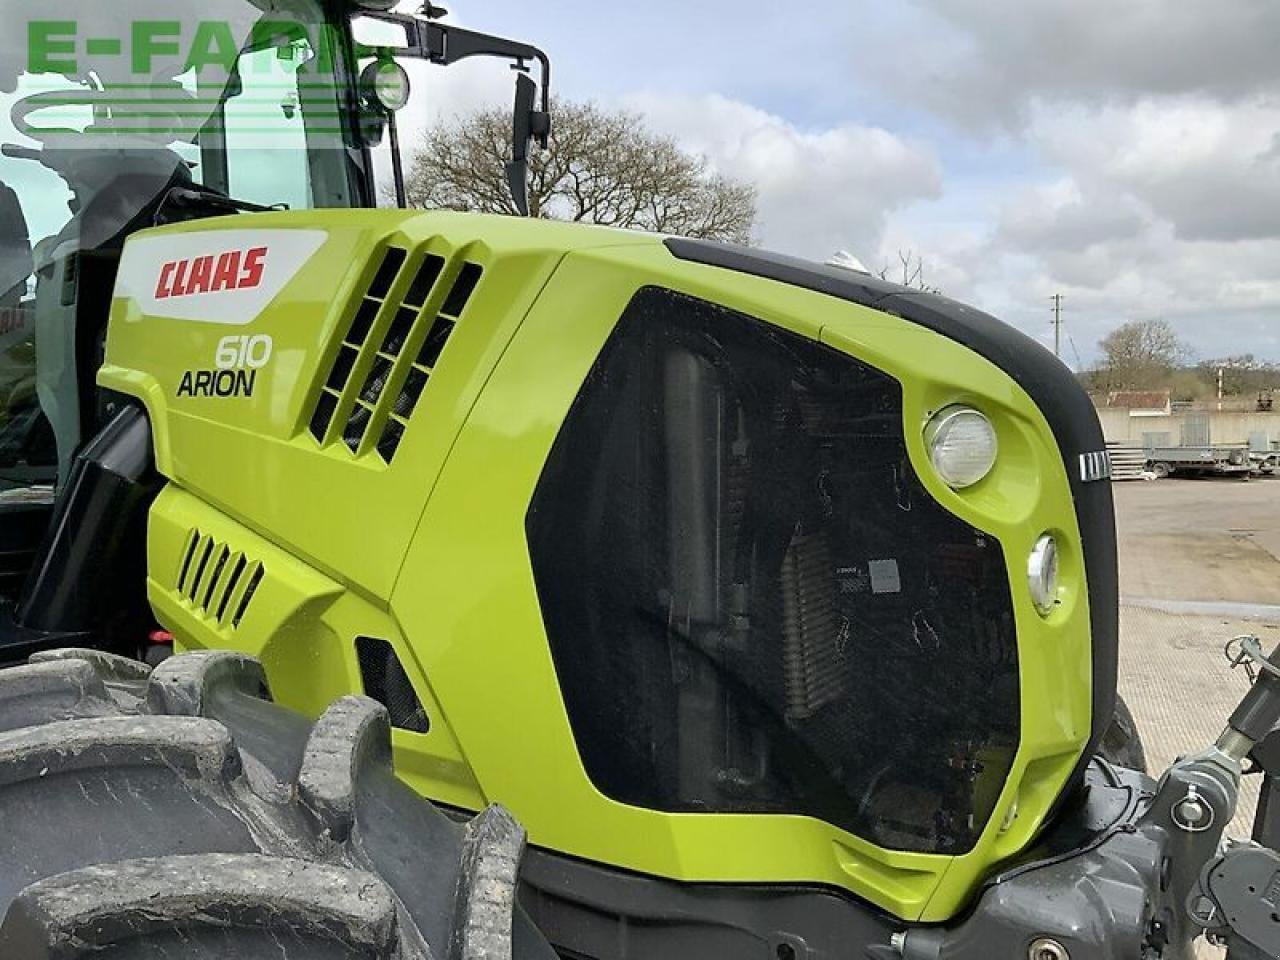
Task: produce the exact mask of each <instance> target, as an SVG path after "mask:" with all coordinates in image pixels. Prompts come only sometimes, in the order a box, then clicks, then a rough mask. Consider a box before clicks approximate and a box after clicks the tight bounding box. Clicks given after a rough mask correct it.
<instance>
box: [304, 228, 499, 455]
mask: <svg viewBox="0 0 1280 960" xmlns="http://www.w3.org/2000/svg"><path fill="white" fill-rule="evenodd" d="M483 273H484V268H483V267H481V266H480V265H479V264H478V263H472V262H470V261H463V262H462V263H461V264H460V265H459V266H458V267H457V269H456V272H455V271H452V270H450V269H449V263H448V261H446V259H445V258H444V257H441V256H439V255H437V254H433V253H427V254H424V255H423V256H422V257H421V258H420V259H419V258H416V257H412V256H411V255H410V253H409V251H407V250H403V249H401V248H399V247H389V248H387V250H386V251H385V253H384V254H383V256H382V260H381V262H380V263H379V266H378V269H377V271H376V272H375V274H374V277H373V280H372V281H371V282H370V284H369V289H368V291H367V292H366V293H365V295H364V296H363V297H361V299H360V300H359V301H358V302H357V303H356V304H355V307H354V310H353V313H352V319H351V324H350V327H349V328H348V330H347V333H346V335H345V336H344V337H343V340H342V343H341V344H340V345H339V347H338V352H337V353H336V354H335V356H334V358H333V360H332V361H331V365H330V367H329V369H328V370H327V371H325V372H324V378H323V385H322V386H321V388H320V391H319V394H318V396H317V398H316V400H315V403H314V405H313V406H312V408H311V411H310V418H309V420H310V432H311V435H312V437H314V438H315V440H316V442H317V443H319V444H320V445H321V446H328V445H329V444H332V443H335V442H337V441H339V440H341V442H342V443H343V445H344V446H345V447H346V448H347V450H348V451H349V452H350V453H351V455H352V456H364V455H366V454H370V453H373V454H375V455H376V456H378V457H379V458H381V460H382V461H383V462H384V463H387V464H390V463H391V461H392V459H393V458H394V457H395V454H396V451H397V450H398V449H399V447H400V441H401V440H402V439H403V437H404V435H405V430H406V428H407V427H408V425H409V418H410V417H411V416H412V415H413V412H414V410H415V409H416V407H417V405H418V401H419V400H420V399H421V397H422V393H423V390H424V389H425V388H426V385H427V382H428V381H429V380H430V378H431V374H432V372H433V371H434V370H435V367H436V365H437V364H438V363H439V361H440V356H441V353H442V352H443V350H444V348H445V345H446V344H447V343H448V340H449V337H450V336H451V334H452V333H453V331H454V329H455V327H456V326H457V324H458V322H459V321H460V320H461V318H462V315H463V312H464V311H465V309H466V306H467V304H468V302H469V301H470V299H471V295H472V294H473V293H474V292H475V289H476V287H477V285H478V284H479V282H480V278H481V276H482V275H483ZM446 274H452V278H451V279H450V280H449V281H448V283H449V285H448V289H447V290H444V291H439V292H438V293H437V288H438V287H439V286H440V285H441V279H442V278H443V277H445V275H446ZM399 291H403V292H399ZM433 294H436V296H434V297H433ZM433 302H439V303H440V306H439V308H438V310H437V309H432V307H431V304H432V303H433Z"/></svg>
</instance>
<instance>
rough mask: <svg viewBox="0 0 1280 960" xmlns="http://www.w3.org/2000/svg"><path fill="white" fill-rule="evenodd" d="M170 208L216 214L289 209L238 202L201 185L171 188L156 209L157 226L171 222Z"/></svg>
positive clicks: (276, 205)
mask: <svg viewBox="0 0 1280 960" xmlns="http://www.w3.org/2000/svg"><path fill="white" fill-rule="evenodd" d="M168 206H172V207H175V208H177V209H179V210H183V209H185V210H197V211H201V212H206V211H214V213H269V212H271V211H273V210H288V209H289V205H288V204H287V203H277V204H274V205H272V206H269V207H267V206H263V205H262V204H260V203H250V202H249V201H248V200H237V199H236V198H235V197H229V196H227V195H226V194H224V193H219V192H218V191H216V190H213V189H211V188H209V187H204V186H199V185H192V186H184V187H171V188H170V189H169V191H168V192H167V193H166V194H165V196H164V199H163V200H162V201H160V206H159V207H158V208H157V209H156V215H155V225H156V226H159V225H161V224H162V223H168V222H169V221H168V219H166V218H165V216H164V212H165V208H166V207H168Z"/></svg>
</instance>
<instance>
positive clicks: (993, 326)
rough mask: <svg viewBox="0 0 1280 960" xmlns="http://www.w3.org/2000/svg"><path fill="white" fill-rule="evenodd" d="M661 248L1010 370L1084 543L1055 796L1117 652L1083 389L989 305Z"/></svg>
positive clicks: (818, 269) (718, 249)
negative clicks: (1083, 700) (888, 320)
mask: <svg viewBox="0 0 1280 960" xmlns="http://www.w3.org/2000/svg"><path fill="white" fill-rule="evenodd" d="M665 243H666V246H667V249H668V250H670V251H671V253H672V255H673V256H675V257H677V258H678V259H681V260H688V261H690V262H693V263H702V264H706V265H707V266H712V267H720V268H722V269H725V270H733V271H735V272H737V273H746V274H750V275H752V276H756V277H762V278H764V279H768V280H776V281H778V282H780V283H787V284H790V285H792V286H796V287H802V288H804V289H806V290H812V291H814V292H816V293H823V294H827V295H828V296H832V297H836V298H838V299H841V300H846V301H848V302H850V303H856V304H859V305H861V306H865V307H870V308H872V309H874V310H879V311H882V312H884V313H888V314H892V315H894V316H898V317H901V318H902V319H904V320H907V321H910V322H911V323H915V324H918V325H919V326H922V327H925V328H927V329H929V330H933V331H934V332H936V333H939V334H942V335H943V336H945V337H947V338H948V339H951V340H954V341H956V342H957V343H959V344H961V345H963V346H965V347H968V348H969V349H970V350H972V351H973V352H974V353H977V354H978V355H979V356H982V357H984V358H985V359H987V360H989V361H991V362H992V363H994V364H995V365H996V366H998V367H999V368H1000V369H1002V370H1004V371H1005V373H1007V374H1009V376H1010V377H1012V378H1013V380H1014V382H1016V383H1017V384H1018V386H1020V387H1022V389H1023V390H1025V391H1026V392H1027V395H1028V396H1030V397H1031V399H1032V400H1033V401H1034V402H1035V404H1036V406H1038V407H1039V408H1040V412H1041V413H1043V414H1044V417H1045V419H1046V420H1047V421H1048V422H1049V426H1050V428H1051V429H1052V430H1053V434H1054V437H1055V438H1056V439H1057V442H1058V449H1059V451H1060V452H1061V454H1062V461H1063V465H1064V467H1065V469H1066V471H1067V479H1068V480H1069V481H1070V483H1071V493H1072V496H1073V497H1074V499H1075V506H1076V520H1077V523H1078V524H1079V526H1080V538H1081V542H1082V547H1083V550H1084V566H1085V577H1086V580H1087V583H1088V589H1089V617H1090V629H1091V634H1092V649H1093V721H1092V732H1091V735H1090V739H1089V745H1088V747H1087V748H1086V749H1085V751H1084V752H1083V754H1082V756H1081V758H1080V762H1079V764H1078V765H1077V767H1076V770H1075V772H1074V774H1073V776H1072V778H1071V781H1070V782H1069V784H1068V787H1067V789H1066V790H1064V791H1063V796H1065V795H1066V794H1067V793H1069V792H1070V791H1071V789H1072V787H1073V786H1075V785H1076V784H1078V783H1079V781H1080V779H1081V778H1082V777H1083V775H1084V770H1085V767H1086V766H1087V765H1088V763H1089V760H1090V758H1091V757H1092V756H1093V754H1094V753H1095V752H1096V751H1097V748H1098V743H1099V741H1100V740H1101V739H1102V735H1103V733H1105V732H1106V730H1107V727H1108V725H1109V724H1110V723H1111V717H1112V714H1113V713H1114V712H1115V698H1116V671H1117V660H1118V655H1119V600H1120V598H1119V585H1118V577H1119V573H1118V569H1117V562H1116V528H1115V507H1114V503H1113V500H1112V495H1111V484H1110V483H1108V482H1106V481H1093V482H1085V481H1084V480H1083V479H1082V478H1081V476H1080V471H1079V469H1078V465H1079V462H1080V454H1083V453H1093V452H1096V451H1099V450H1105V449H1106V443H1105V441H1104V439H1103V435H1102V426H1101V425H1100V424H1099V422H1098V414H1097V412H1096V411H1095V410H1094V408H1093V402H1092V401H1091V400H1090V399H1089V396H1088V394H1086V393H1085V391H1084V389H1083V388H1082V387H1081V386H1080V384H1079V383H1078V382H1077V381H1076V378H1075V376H1074V375H1073V374H1072V373H1071V371H1070V370H1069V369H1067V367H1066V366H1064V365H1063V364H1062V362H1061V361H1059V360H1058V358H1057V357H1055V356H1054V355H1053V354H1052V353H1050V352H1049V351H1048V350H1046V349H1045V348H1044V347H1042V346H1041V345H1040V344H1038V343H1036V341H1034V340H1032V339H1031V338H1030V337H1028V336H1026V335H1025V334H1023V333H1021V332H1020V331H1018V330H1015V329H1014V328H1013V327H1011V326H1009V325H1008V324H1006V323H1003V322H1002V321H1000V320H997V319H996V318H995V317H993V316H991V315H990V314H987V313H983V312H982V311H981V310H977V309H975V308H973V307H970V306H966V305H965V304H962V303H958V302H956V301H955V300H950V299H948V298H946V297H942V296H939V295H937V294H932V293H922V292H920V291H918V290H912V289H910V288H908V287H903V286H900V285H898V284H896V283H889V282H887V281H885V280H880V279H878V278H876V277H873V276H871V275H870V274H860V273H856V272H854V271H851V270H846V269H843V268H840V267H830V266H824V265H821V264H817V263H812V262H810V261H808V260H801V259H800V258H798V257H788V256H785V255H783V254H777V253H768V252H765V251H761V250H755V249H752V248H750V247H743V246H737V245H734V244H725V243H717V242H715V241H710V240H690V239H686V238H680V237H671V238H668V239H667V240H666V241H665Z"/></svg>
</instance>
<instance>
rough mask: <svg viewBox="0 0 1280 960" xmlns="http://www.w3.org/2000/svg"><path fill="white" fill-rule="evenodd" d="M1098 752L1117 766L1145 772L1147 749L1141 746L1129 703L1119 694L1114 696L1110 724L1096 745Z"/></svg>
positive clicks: (1140, 739)
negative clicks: (1114, 702) (1113, 711)
mask: <svg viewBox="0 0 1280 960" xmlns="http://www.w3.org/2000/svg"><path fill="white" fill-rule="evenodd" d="M1098 753H1099V754H1101V755H1102V759H1104V760H1106V761H1107V762H1108V763H1113V764H1115V765H1116V766H1117V767H1127V768H1128V769H1130V770H1137V771H1139V772H1140V773H1146V772H1147V751H1146V749H1145V748H1144V747H1143V746H1142V737H1141V735H1140V734H1139V733H1138V725H1137V724H1136V723H1134V722H1133V714H1132V713H1131V712H1130V710H1129V705H1128V704H1127V703H1125V702H1124V700H1123V699H1121V698H1120V697H1119V696H1117V697H1116V712H1115V714H1114V716H1112V718H1111V725H1110V726H1109V727H1107V732H1106V733H1104V734H1103V735H1102V742H1101V743H1100V744H1099V745H1098Z"/></svg>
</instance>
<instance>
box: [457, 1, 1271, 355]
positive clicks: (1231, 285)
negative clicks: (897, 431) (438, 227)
mask: <svg viewBox="0 0 1280 960" xmlns="http://www.w3.org/2000/svg"><path fill="white" fill-rule="evenodd" d="M447 5H448V6H450V8H451V9H452V10H453V13H454V16H453V17H451V18H450V19H451V20H452V21H453V22H457V23H461V24H464V25H466V26H471V27H474V28H476V29H482V30H487V31H491V32H496V33H502V34H505V35H507V36H513V37H518V38H520V39H526V40H529V41H532V42H536V43H538V44H540V45H541V46H542V47H543V48H544V49H546V50H547V51H548V52H549V53H550V54H551V56H552V59H553V63H554V69H555V75H554V79H555V84H554V85H555V88H556V89H557V91H558V92H559V93H560V94H561V95H563V96H566V97H572V98H594V99H596V100H598V101H600V102H602V103H605V104H617V105H624V106H628V107H631V108H634V109H637V110H640V111H642V112H643V113H644V114H645V115H646V117H647V118H648V119H649V121H650V123H651V124H652V126H653V127H654V128H655V129H657V130H660V131H663V132H666V133H669V134H671V135H672V136H674V137H676V138H677V139H678V140H679V141H680V142H681V143H682V144H683V145H685V146H686V147H687V148H689V149H691V150H695V151H698V152H700V153H702V154H704V155H705V156H706V157H707V158H708V159H709V160H710V161H711V162H712V163H713V164H714V165H715V166H716V167H717V168H718V169H720V170H722V171H723V172H724V173H726V174H729V175H731V176H735V177H739V178H743V179H747V180H749V181H751V182H752V183H754V184H755V185H756V187H757V189H758V191H759V220H758V225H757V234H758V240H759V242H760V244H761V245H763V246H765V247H769V248H773V249H777V250H782V251H786V252H790V253H796V254H799V255H802V256H808V257H814V258H825V257H827V256H829V255H830V254H832V253H833V252H834V251H835V250H837V249H841V248H843V249H847V250H849V251H851V252H852V253H854V254H855V255H856V256H858V257H859V258H860V259H862V260H863V262H865V263H866V264H867V265H868V266H870V267H872V268H873V269H875V268H879V267H880V266H882V265H884V264H886V263H890V262H896V260H897V251H899V250H908V249H909V250H914V251H917V252H918V253H919V254H920V255H921V256H922V257H923V260H924V263H925V270H926V279H927V280H928V281H929V282H930V283H932V284H935V285H937V286H939V287H941V288H942V290H943V291H944V292H945V293H947V294H948V295H951V296H954V297H957V298H958V299H962V300H967V301H970V302H973V303H975V304H977V305H979V306H981V307H983V308H985V309H987V310H990V311H991V312H993V313H995V314H997V315H998V316H1000V317H1002V318H1003V319H1005V320H1007V321H1008V322H1010V323H1013V324H1014V325H1016V326H1018V327H1020V328H1021V329H1023V330H1025V331H1027V332H1028V333H1030V334H1032V335H1033V336H1036V337H1038V338H1039V339H1041V340H1042V341H1045V342H1046V343H1051V342H1052V327H1051V324H1050V318H1051V313H1050V300H1049V297H1050V295H1051V294H1053V293H1062V294H1063V295H1064V297H1065V300H1064V308H1065V310H1064V317H1065V322H1066V327H1065V329H1066V332H1067V333H1068V334H1069V338H1068V339H1067V340H1064V344H1063V358H1064V360H1066V361H1067V362H1069V363H1070V364H1071V365H1072V366H1078V365H1079V362H1080V361H1083V363H1085V364H1088V363H1089V362H1090V361H1091V360H1092V359H1093V358H1094V357H1095V356H1096V345H1097V341H1098V340H1099V338H1100V337H1101V336H1103V335H1104V334H1105V333H1106V332H1107V331H1108V330H1109V329H1111V328H1112V327H1114V326H1115V325H1117V324H1119V323H1121V322H1124V321H1125V320H1129V319H1134V318H1145V317H1164V318H1166V319H1168V320H1169V321H1170V322H1171V323H1173V324H1174V326H1175V327H1176V329H1177V330H1178V332H1179V334H1180V335H1181V336H1182V337H1183V338H1184V339H1185V340H1186V341H1187V342H1188V343H1189V344H1190V345H1191V347H1192V348H1193V350H1194V351H1195V352H1196V353H1197V354H1198V355H1199V356H1200V357H1204V358H1208V357H1216V356H1221V355H1225V354H1232V353H1241V352H1252V353H1255V354H1257V355H1258V356H1259V357H1263V358H1267V359H1272V360H1277V361H1280V52H1278V51H1280V48H1278V47H1277V40H1278V38H1280V2H1276V0H1220V2H1217V3H1212V4H1210V3H1192V2H1187V0H1120V2H1117V0H899V2H888V0H879V2H874V0H820V2H815V3H810V4H806V5H805V6H804V9H803V11H801V9H800V8H799V6H798V5H795V4H787V3H780V2H777V0H770V2H767V3H765V2H761V0H732V2H731V0H700V2H698V3H695V4H686V3H674V2H666V3H662V2H656V3H655V2H650V3H631V4H607V5H606V4H598V3H585V2H579V3H569V2H557V0H543V2H540V3H530V2H528V0H457V2H454V3H448V4H447ZM449 73H453V74H454V75H453V76H450V77H440V78H438V79H439V81H440V82H439V83H437V85H436V86H435V87H434V92H433V94H432V95H433V97H434V99H433V104H432V107H433V111H432V112H433V113H438V112H441V111H445V112H448V111H450V110H454V109H462V108H465V107H466V106H468V105H470V104H472V103H473V102H476V101H478V100H486V99H489V98H492V97H494V96H501V97H503V98H506V97H507V96H508V95H509V94H508V91H509V84H510V79H509V77H508V76H505V75H504V73H505V71H502V70H501V68H498V69H496V70H495V68H494V67H493V66H488V68H487V69H485V68H480V69H472V68H470V67H468V68H466V69H465V70H458V69H457V68H455V70H453V71H449Z"/></svg>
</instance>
